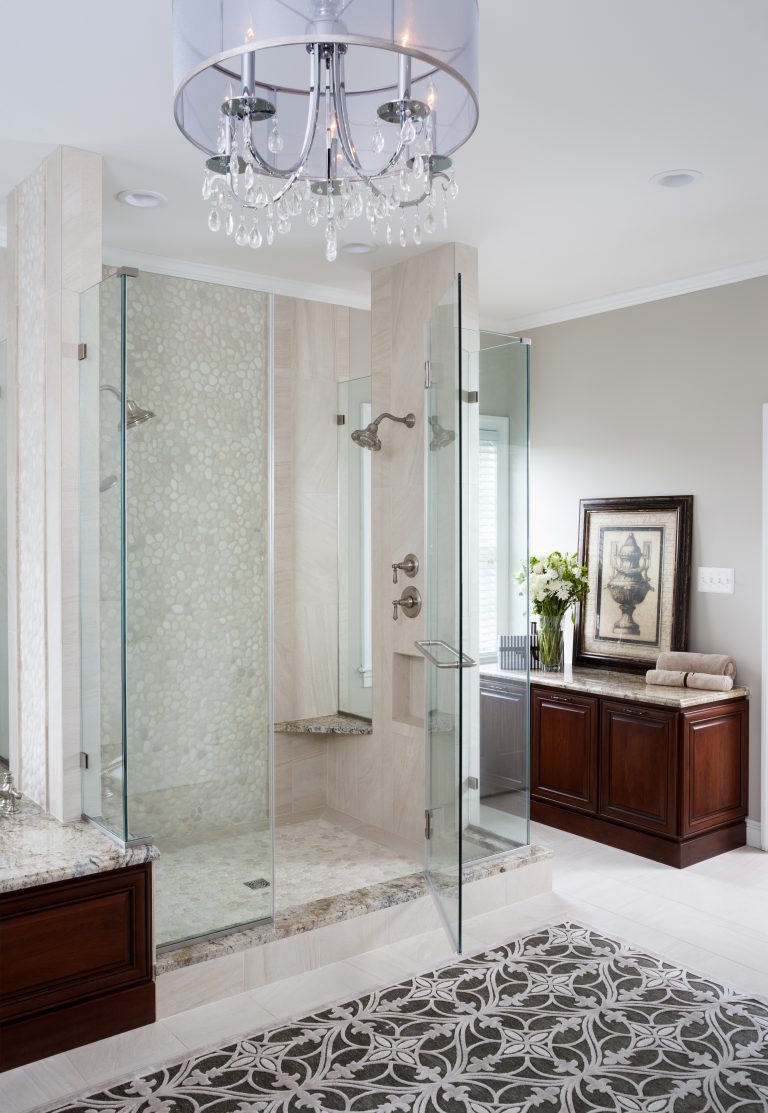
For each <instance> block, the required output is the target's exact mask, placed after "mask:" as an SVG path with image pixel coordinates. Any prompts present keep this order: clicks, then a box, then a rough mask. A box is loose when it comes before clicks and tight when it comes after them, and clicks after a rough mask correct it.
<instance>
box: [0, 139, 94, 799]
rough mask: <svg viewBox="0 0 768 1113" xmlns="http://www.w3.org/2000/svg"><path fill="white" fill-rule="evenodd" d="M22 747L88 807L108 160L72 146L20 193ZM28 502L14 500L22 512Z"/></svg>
mask: <svg viewBox="0 0 768 1113" xmlns="http://www.w3.org/2000/svg"><path fill="white" fill-rule="evenodd" d="M8 214H9V215H8V291H9V296H8V334H9V352H8V357H9V358H8V364H9V368H8V370H9V375H8V412H9V422H8V434H9V435H8V442H9V443H8V460H9V473H8V491H9V506H10V507H11V508H12V509H11V512H10V513H9V554H10V562H9V569H8V572H9V582H10V583H11V585H12V587H11V591H10V593H9V644H10V645H11V646H12V647H13V649H12V652H11V653H10V655H9V671H10V689H11V698H10V709H9V717H10V733H11V738H10V755H11V764H12V766H13V768H14V769H15V770H16V772H17V775H18V778H19V783H20V784H21V786H22V788H23V789H24V791H25V792H27V794H28V795H29V796H30V797H31V798H32V799H34V800H35V801H36V802H37V803H39V804H41V805H42V806H44V807H46V808H48V809H49V810H50V811H52V812H53V814H54V815H56V816H57V817H59V818H62V819H71V818H74V817H75V816H77V815H79V813H80V771H79V760H78V753H79V749H80V695H79V688H80V685H79V660H80V646H79V572H78V568H79V547H78V517H79V502H78V491H79V472H78V448H79V427H78V363H77V344H78V341H79V310H78V296H79V293H80V292H81V291H82V290H84V289H86V288H87V287H88V286H90V285H93V284H94V283H96V282H97V281H98V280H99V278H100V276H101V158H100V156H98V155H95V154H92V153H90V152H87V151H78V150H75V149H73V148H69V147H59V148H57V150H56V151H54V152H53V154H51V155H49V156H48V158H46V159H45V160H44V161H43V163H41V165H40V166H39V167H38V168H37V169H36V170H35V171H33V173H32V174H31V175H30V176H29V177H28V178H27V179H26V180H25V181H24V182H22V183H20V184H19V185H18V186H17V187H16V188H15V189H14V190H13V191H12V192H11V194H10V197H9V204H8ZM13 508H15V510H14V509H13Z"/></svg>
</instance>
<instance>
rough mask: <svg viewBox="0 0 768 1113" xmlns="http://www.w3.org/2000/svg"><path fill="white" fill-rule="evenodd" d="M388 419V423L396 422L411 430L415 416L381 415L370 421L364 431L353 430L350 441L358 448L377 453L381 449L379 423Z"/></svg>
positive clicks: (414, 422)
mask: <svg viewBox="0 0 768 1113" xmlns="http://www.w3.org/2000/svg"><path fill="white" fill-rule="evenodd" d="M385 417H386V418H388V419H389V420H390V421H397V422H398V423H399V424H400V425H405V427H406V428H407V429H413V427H414V425H415V424H416V415H415V414H406V415H405V417H395V415H394V414H388V413H383V414H379V416H378V417H377V418H376V419H375V421H372V422H371V423H370V425H366V427H365V429H355V431H354V433H353V434H352V440H353V441H354V442H355V444H357V445H359V446H360V448H367V449H368V451H369V452H378V451H379V450H380V449H381V438H380V437H379V423H380V422H382V421H383V420H384V418H385Z"/></svg>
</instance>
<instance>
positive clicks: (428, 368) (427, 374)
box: [424, 359, 432, 390]
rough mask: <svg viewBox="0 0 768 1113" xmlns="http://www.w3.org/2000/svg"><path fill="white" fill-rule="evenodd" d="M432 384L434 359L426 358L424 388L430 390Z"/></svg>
mask: <svg viewBox="0 0 768 1113" xmlns="http://www.w3.org/2000/svg"><path fill="white" fill-rule="evenodd" d="M431 386H432V361H431V360H429V359H425V360H424V389H425V390H429V388H430V387H431Z"/></svg>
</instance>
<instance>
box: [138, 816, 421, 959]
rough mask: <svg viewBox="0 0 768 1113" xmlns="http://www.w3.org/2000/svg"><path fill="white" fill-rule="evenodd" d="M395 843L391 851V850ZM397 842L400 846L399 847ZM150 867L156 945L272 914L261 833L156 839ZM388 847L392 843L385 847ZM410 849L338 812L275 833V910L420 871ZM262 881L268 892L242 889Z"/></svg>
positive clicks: (267, 860) (269, 867)
mask: <svg viewBox="0 0 768 1113" xmlns="http://www.w3.org/2000/svg"><path fill="white" fill-rule="evenodd" d="M393 843H394V845H393ZM398 843H399V844H401V845H398ZM158 844H159V848H160V857H159V858H158V860H157V861H156V862H155V866H154V874H155V937H156V940H157V943H158V946H162V945H164V944H168V943H172V942H176V941H179V940H181V939H185V938H190V937H191V936H195V935H203V934H206V933H208V932H214V931H221V930H223V929H226V928H228V927H231V926H233V925H236V924H242V923H245V922H248V921H251V920H259V919H262V918H263V917H265V916H269V915H271V905H272V891H271V883H272V862H271V855H270V847H269V839H268V836H267V833H266V832H254V831H253V830H244V829H243V828H239V829H237V830H230V831H219V832H216V833H215V834H212V835H211V837H210V838H209V839H207V840H206V841H200V842H194V843H190V842H186V843H174V841H172V840H170V839H159V840H158ZM387 844H389V845H387ZM408 849H409V848H408V846H407V844H405V843H404V842H403V841H402V840H397V839H396V838H395V839H388V838H387V837H386V834H385V832H379V831H378V830H377V829H376V828H371V827H367V826H364V825H362V824H360V823H356V822H355V821H352V822H351V823H350V822H346V821H345V819H344V817H341V816H339V814H338V813H332V812H327V813H323V814H319V815H315V816H312V817H309V818H305V819H303V820H301V821H297V822H292V823H289V824H285V825H281V826H278V827H277V830H276V835H275V857H276V862H277V873H278V877H279V879H280V880H279V883H278V886H277V888H276V890H275V905H276V908H278V909H280V910H283V909H286V908H291V907H293V906H295V905H298V904H306V903H308V902H309V901H313V900H318V899H319V898H321V897H329V896H335V895H337V894H339V893H346V892H350V891H352V890H354V889H360V888H363V887H364V886H367V885H375V884H377V883H379V882H382V881H391V880H393V879H394V878H396V877H403V876H405V875H407V874H410V873H414V872H417V871H419V870H421V869H422V868H423V865H422V862H421V860H418V859H417V858H416V857H414V856H413V855H412V854H411V855H407V850H408ZM257 878H265V879H266V880H267V881H269V882H270V887H269V888H265V889H255V890H254V889H250V888H248V887H247V885H246V884H245V883H246V882H247V881H253V880H256V879H257Z"/></svg>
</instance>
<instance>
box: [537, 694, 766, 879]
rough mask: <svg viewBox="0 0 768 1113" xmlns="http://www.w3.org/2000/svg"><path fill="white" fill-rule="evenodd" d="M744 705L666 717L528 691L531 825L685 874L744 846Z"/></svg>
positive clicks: (626, 705)
mask: <svg viewBox="0 0 768 1113" xmlns="http://www.w3.org/2000/svg"><path fill="white" fill-rule="evenodd" d="M747 708H748V704H747V700H746V699H745V698H739V699H731V700H723V701H721V702H718V703H707V704H704V705H701V706H693V707H686V708H681V709H679V710H674V709H668V708H665V707H660V706H656V705H653V704H643V703H641V702H638V701H635V700H634V699H632V700H620V699H609V698H605V697H603V696H592V695H582V694H581V693H580V692H573V691H571V690H568V689H566V688H562V689H560V688H555V687H550V686H544V685H541V686H536V685H535V684H534V686H533V687H532V689H531V817H532V818H533V819H535V820H539V821H540V822H542V823H546V824H549V825H550V826H553V827H559V828H561V829H562V830H565V831H572V832H573V833H574V834H577V835H583V836H584V837H586V838H590V839H594V840H596V841H598V842H604V843H608V844H609V845H611V846H616V847H619V848H620V849H623V850H629V851H631V852H633V853H636V854H642V855H644V856H645V857H648V858H653V859H654V860H656V861H659V862H664V863H666V864H668V865H673V866H677V867H683V866H688V865H692V864H693V863H694V862H699V861H702V860H703V859H705V858H710V857H712V856H713V855H715V854H720V853H722V852H723V851H725V850H731V849H733V848H734V847H737V846H743V845H744V844H745V842H746V824H745V820H746V815H747V754H748V710H747Z"/></svg>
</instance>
